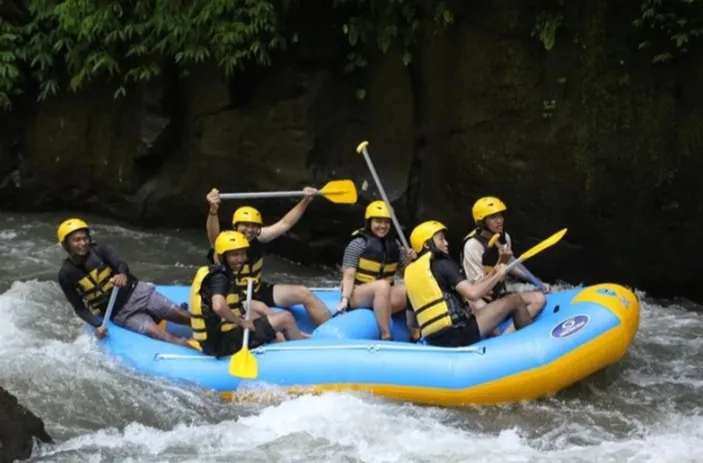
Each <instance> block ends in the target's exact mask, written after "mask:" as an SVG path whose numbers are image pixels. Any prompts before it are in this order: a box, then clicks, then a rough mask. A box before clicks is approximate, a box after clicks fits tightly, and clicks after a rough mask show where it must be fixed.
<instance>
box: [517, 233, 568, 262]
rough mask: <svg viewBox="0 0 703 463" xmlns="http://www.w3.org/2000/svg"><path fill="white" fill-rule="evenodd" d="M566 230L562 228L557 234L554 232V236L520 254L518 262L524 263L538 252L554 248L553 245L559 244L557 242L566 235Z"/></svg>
mask: <svg viewBox="0 0 703 463" xmlns="http://www.w3.org/2000/svg"><path fill="white" fill-rule="evenodd" d="M566 230H567V229H566V228H564V229H563V230H559V231H558V232H556V233H555V234H553V235H552V236H550V237H549V238H547V239H546V240H544V241H542V242H541V243H539V244H537V245H536V246H534V247H532V248H530V249H528V250H527V251H525V252H524V253H522V254H521V255H520V261H525V260H527V259H529V258H530V257H532V256H534V255H535V254H539V253H540V252H542V251H544V250H545V249H547V248H548V247H550V246H554V245H555V244H557V243H558V242H559V240H560V239H562V238H563V237H564V235H566Z"/></svg>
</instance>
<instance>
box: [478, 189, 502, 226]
mask: <svg viewBox="0 0 703 463" xmlns="http://www.w3.org/2000/svg"><path fill="white" fill-rule="evenodd" d="M506 210H508V208H507V206H506V205H505V203H503V201H501V200H500V199H498V198H496V197H495V196H484V197H483V198H481V199H479V200H478V201H476V202H475V203H474V207H473V208H472V209H471V213H472V214H473V216H474V222H476V223H479V222H480V221H481V220H483V219H485V218H486V217H488V216H489V215H493V214H497V213H499V212H503V211H506Z"/></svg>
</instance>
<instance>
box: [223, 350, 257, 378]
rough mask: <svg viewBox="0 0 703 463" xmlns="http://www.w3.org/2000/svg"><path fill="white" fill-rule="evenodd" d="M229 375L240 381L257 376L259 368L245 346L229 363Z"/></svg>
mask: <svg viewBox="0 0 703 463" xmlns="http://www.w3.org/2000/svg"><path fill="white" fill-rule="evenodd" d="M229 374H230V375H232V376H236V377H237V378H242V379H254V378H256V376H257V375H258V374H259V366H258V365H257V363H256V359H255V358H254V355H253V354H252V353H251V352H249V348H248V347H247V346H243V347H242V348H241V349H239V351H238V352H237V353H236V354H234V355H233V356H232V359H231V360H230V362H229Z"/></svg>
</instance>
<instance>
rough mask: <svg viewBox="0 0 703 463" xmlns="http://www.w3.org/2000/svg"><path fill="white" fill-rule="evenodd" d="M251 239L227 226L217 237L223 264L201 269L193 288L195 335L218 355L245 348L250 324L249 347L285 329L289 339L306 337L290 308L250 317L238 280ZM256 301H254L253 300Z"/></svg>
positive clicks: (266, 340) (206, 352)
mask: <svg viewBox="0 0 703 463" xmlns="http://www.w3.org/2000/svg"><path fill="white" fill-rule="evenodd" d="M248 248H249V242H248V240H247V238H246V237H245V236H244V235H243V234H242V233H239V232H236V231H233V230H226V231H223V232H222V233H220V234H219V235H218V236H217V238H216V239H215V253H216V255H217V257H218V261H219V262H221V264H213V265H209V266H203V267H201V268H199V269H198V271H197V272H196V274H195V278H194V279H193V283H192V285H191V289H190V297H191V299H190V310H191V312H192V316H191V320H190V323H191V328H192V329H193V338H194V339H195V340H196V341H198V342H199V343H200V347H201V348H202V351H203V352H204V353H205V354H208V355H212V356H215V357H225V356H228V355H232V354H234V353H235V352H237V351H238V350H239V349H241V348H242V343H243V342H244V329H245V328H249V329H250V330H251V331H250V334H249V345H248V347H249V348H252V349H253V348H255V347H258V346H260V345H262V344H266V343H269V342H272V341H274V340H275V339H276V336H277V332H279V331H280V332H282V333H283V335H284V336H285V338H286V339H288V340H294V339H303V335H302V334H301V332H300V330H299V329H298V326H297V325H296V324H295V320H294V319H293V316H292V315H291V314H290V312H275V313H272V314H271V315H264V316H259V315H258V314H257V313H256V312H253V313H252V314H251V315H252V316H251V318H252V319H251V320H246V318H245V314H246V311H247V310H251V309H250V308H249V307H245V304H246V296H245V295H244V291H242V289H241V286H240V285H239V284H238V282H239V277H238V273H239V272H240V271H241V269H242V268H243V266H244V265H245V263H246V260H247V250H248ZM253 302H255V301H252V303H253Z"/></svg>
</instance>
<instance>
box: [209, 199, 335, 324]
mask: <svg viewBox="0 0 703 463" xmlns="http://www.w3.org/2000/svg"><path fill="white" fill-rule="evenodd" d="M303 191H304V192H305V196H304V197H303V199H302V200H301V201H300V202H299V203H298V204H297V205H296V206H295V207H293V209H291V210H290V211H288V213H287V214H286V215H284V216H283V218H281V220H279V221H278V222H276V223H274V224H273V225H267V226H264V224H263V220H262V218H261V213H260V212H259V211H258V210H256V209H254V208H253V207H250V206H243V207H240V208H238V209H237V210H236V211H234V214H233V215H232V228H233V229H234V230H236V231H238V232H241V233H243V234H244V236H246V237H247V239H248V240H249V245H250V246H249V250H248V260H247V263H246V264H245V265H244V267H243V268H242V271H241V277H242V278H244V277H253V278H256V279H257V282H256V283H255V284H254V296H253V297H254V299H256V300H257V301H261V302H263V303H264V304H265V305H267V306H269V307H272V306H276V307H284V308H285V307H290V306H293V305H296V304H302V305H303V306H304V307H305V310H306V311H307V313H308V315H309V316H310V318H311V319H312V321H313V322H314V323H315V324H316V325H320V324H322V323H324V322H325V321H326V320H328V319H329V318H330V312H329V310H328V309H327V306H326V305H325V304H324V303H323V302H322V301H321V300H320V299H319V298H318V297H317V296H315V294H313V292H312V291H310V289H309V288H307V287H305V286H302V285H287V284H280V283H277V284H270V283H267V282H266V281H263V279H262V270H263V265H264V249H263V246H262V244H265V243H268V242H270V241H273V240H275V239H276V238H278V237H279V236H281V235H283V234H285V233H286V232H288V230H290V229H291V228H292V227H293V226H294V225H295V224H296V223H297V222H298V220H300V218H301V217H302V216H303V213H304V212H305V209H307V207H308V205H309V204H310V202H311V201H312V200H313V198H314V197H315V196H316V195H317V190H316V189H315V188H312V187H306V188H305V189H304V190H303ZM207 201H208V203H209V204H210V212H209V213H208V218H207V222H206V228H207V234H208V238H209V239H210V244H211V245H212V244H213V243H214V242H215V239H216V238H217V236H218V234H219V233H220V222H219V219H218V216H217V214H218V211H219V207H220V192H219V191H218V190H217V189H212V190H211V191H210V192H209V193H208V194H207ZM215 259H216V255H215V254H213V251H212V249H210V252H209V254H208V261H209V262H210V263H214V262H215ZM240 284H241V285H242V286H243V288H244V290H245V291H246V283H245V282H244V281H243V280H242V281H240ZM268 313H272V312H271V311H268Z"/></svg>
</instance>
